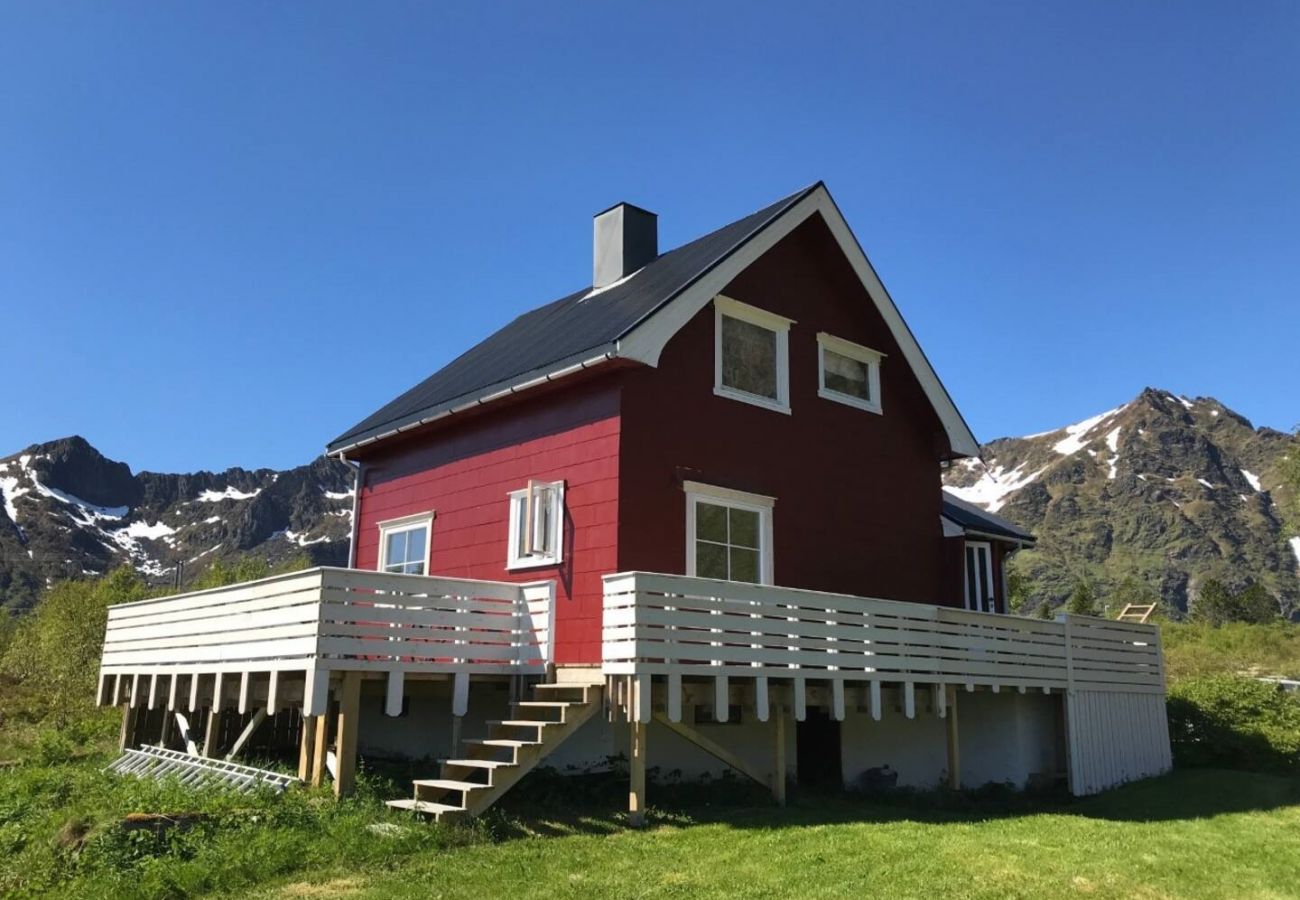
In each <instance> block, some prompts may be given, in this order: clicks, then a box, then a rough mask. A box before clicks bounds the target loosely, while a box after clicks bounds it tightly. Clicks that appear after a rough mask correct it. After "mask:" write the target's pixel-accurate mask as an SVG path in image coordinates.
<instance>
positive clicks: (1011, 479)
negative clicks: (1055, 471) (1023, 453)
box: [946, 460, 1043, 512]
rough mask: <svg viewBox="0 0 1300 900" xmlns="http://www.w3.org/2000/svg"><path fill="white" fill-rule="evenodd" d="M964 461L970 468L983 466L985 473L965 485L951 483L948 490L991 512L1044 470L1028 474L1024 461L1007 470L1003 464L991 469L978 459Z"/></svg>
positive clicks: (996, 509)
mask: <svg viewBox="0 0 1300 900" xmlns="http://www.w3.org/2000/svg"><path fill="white" fill-rule="evenodd" d="M963 462H964V464H965V465H966V466H967V467H968V468H970V469H974V467H975V466H981V467H983V469H984V473H983V474H982V475H981V476H980V478H979V480H978V481H976V482H975V483H974V484H969V485H966V486H965V487H956V486H953V485H949V486H948V487H947V488H946V490H947V491H948V493H950V494H954V495H956V496H957V497H958V498H960V499H962V500H965V501H966V502H967V503H974V504H975V505H976V506H982V507H984V508H985V509H987V510H988V511H989V512H997V511H998V510H999V509H1001V508H1002V505H1003V504H1004V503H1006V501H1007V498H1008V497H1009V496H1010V495H1011V494H1014V493H1015V492H1016V491H1018V490H1020V489H1021V488H1022V487H1024V486H1025V485H1027V484H1029V483H1030V482H1031V481H1033V480H1034V479H1035V478H1037V477H1038V476H1039V475H1041V474H1042V473H1043V470H1042V469H1039V470H1038V471H1036V472H1030V473H1029V474H1028V475H1026V474H1024V472H1023V471H1022V470H1023V469H1024V464H1023V463H1022V464H1021V465H1019V466H1016V467H1015V468H1014V469H1012V470H1011V471H1010V472H1007V471H1004V470H1003V468H1002V467H1001V466H997V467H996V468H993V469H989V468H988V466H985V465H984V464H983V463H982V462H980V461H978V460H964V461H963Z"/></svg>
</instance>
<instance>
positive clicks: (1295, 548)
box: [1287, 537, 1300, 568]
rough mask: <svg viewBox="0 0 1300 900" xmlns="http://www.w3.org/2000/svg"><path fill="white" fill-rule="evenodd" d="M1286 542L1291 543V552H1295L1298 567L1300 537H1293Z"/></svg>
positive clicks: (1299, 564)
mask: <svg viewBox="0 0 1300 900" xmlns="http://www.w3.org/2000/svg"><path fill="white" fill-rule="evenodd" d="M1287 543H1288V544H1290V545H1291V552H1292V553H1294V554H1295V564H1296V566H1297V567H1298V568H1300V537H1293V538H1291V540H1289V541H1287Z"/></svg>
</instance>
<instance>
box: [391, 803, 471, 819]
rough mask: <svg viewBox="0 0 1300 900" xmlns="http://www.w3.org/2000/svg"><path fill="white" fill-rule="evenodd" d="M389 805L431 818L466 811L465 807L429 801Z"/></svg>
mask: <svg viewBox="0 0 1300 900" xmlns="http://www.w3.org/2000/svg"><path fill="white" fill-rule="evenodd" d="M388 805H389V806H391V807H392V808H393V809H411V810H415V811H416V812H419V813H425V814H427V815H430V816H438V815H442V814H444V813H463V812H464V811H465V809H464V807H460V806H448V805H447V804H446V803H430V802H429V801H428V800H389V801H388Z"/></svg>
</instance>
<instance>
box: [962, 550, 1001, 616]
mask: <svg viewBox="0 0 1300 900" xmlns="http://www.w3.org/2000/svg"><path fill="white" fill-rule="evenodd" d="M966 608H967V609H973V610H976V611H978V612H997V611H998V610H997V601H996V600H995V599H994V597H993V546H992V545H991V544H985V543H979V542H972V541H967V542H966Z"/></svg>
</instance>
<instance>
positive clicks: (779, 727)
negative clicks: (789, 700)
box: [772, 703, 786, 806]
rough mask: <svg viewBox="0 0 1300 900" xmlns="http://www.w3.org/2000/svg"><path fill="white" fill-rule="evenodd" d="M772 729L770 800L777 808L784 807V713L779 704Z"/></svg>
mask: <svg viewBox="0 0 1300 900" xmlns="http://www.w3.org/2000/svg"><path fill="white" fill-rule="evenodd" d="M772 728H773V738H774V739H775V742H776V746H775V747H774V749H773V755H772V799H773V800H775V801H776V802H777V805H778V806H785V777H786V771H785V770H786V761H785V711H784V710H783V709H781V704H780V703H778V704H777V707H776V718H775V720H774V721H773V723H772Z"/></svg>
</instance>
